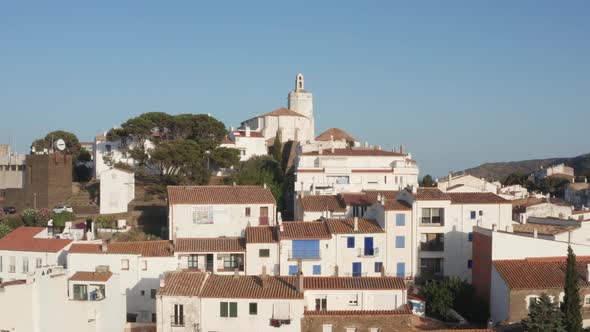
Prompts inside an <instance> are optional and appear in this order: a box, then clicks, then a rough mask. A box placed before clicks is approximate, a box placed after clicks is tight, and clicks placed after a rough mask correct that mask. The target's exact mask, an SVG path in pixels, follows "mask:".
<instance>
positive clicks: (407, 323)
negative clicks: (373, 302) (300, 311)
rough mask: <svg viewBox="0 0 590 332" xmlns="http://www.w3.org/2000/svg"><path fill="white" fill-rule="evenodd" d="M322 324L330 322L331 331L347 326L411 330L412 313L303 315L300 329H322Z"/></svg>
mask: <svg viewBox="0 0 590 332" xmlns="http://www.w3.org/2000/svg"><path fill="white" fill-rule="evenodd" d="M324 324H331V325H332V331H345V330H346V328H347V327H356V329H357V331H369V328H372V327H378V328H380V330H379V331H383V332H401V331H412V315H411V314H400V315H358V316H342V315H334V316H331V315H318V316H304V317H303V318H302V319H301V331H322V326H323V325H324Z"/></svg>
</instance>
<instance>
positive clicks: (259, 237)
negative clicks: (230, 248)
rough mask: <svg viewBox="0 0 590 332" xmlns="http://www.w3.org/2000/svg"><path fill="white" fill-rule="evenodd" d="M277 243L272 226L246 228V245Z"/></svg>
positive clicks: (275, 230)
mask: <svg viewBox="0 0 590 332" xmlns="http://www.w3.org/2000/svg"><path fill="white" fill-rule="evenodd" d="M277 241H278V238H277V229H276V227H274V226H255V227H253V226H250V227H246V243H275V242H277Z"/></svg>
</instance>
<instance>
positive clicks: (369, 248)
mask: <svg viewBox="0 0 590 332" xmlns="http://www.w3.org/2000/svg"><path fill="white" fill-rule="evenodd" d="M373 253H374V250H373V238H372V237H366V238H365V256H373Z"/></svg>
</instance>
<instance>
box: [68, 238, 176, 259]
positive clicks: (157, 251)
mask: <svg viewBox="0 0 590 332" xmlns="http://www.w3.org/2000/svg"><path fill="white" fill-rule="evenodd" d="M100 246H101V245H100V244H85V243H74V244H72V246H71V247H70V250H68V253H70V254H102V253H103V252H102V250H101V248H100ZM106 254H112V255H141V256H143V257H168V256H172V255H173V254H174V246H173V245H172V243H171V242H170V241H167V240H162V241H129V242H111V243H109V244H107V251H106Z"/></svg>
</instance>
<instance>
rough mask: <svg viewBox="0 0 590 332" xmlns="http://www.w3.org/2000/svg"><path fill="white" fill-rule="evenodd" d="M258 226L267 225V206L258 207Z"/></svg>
mask: <svg viewBox="0 0 590 332" xmlns="http://www.w3.org/2000/svg"><path fill="white" fill-rule="evenodd" d="M259 224H260V225H262V226H266V225H268V206H261V207H260V221H259Z"/></svg>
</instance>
